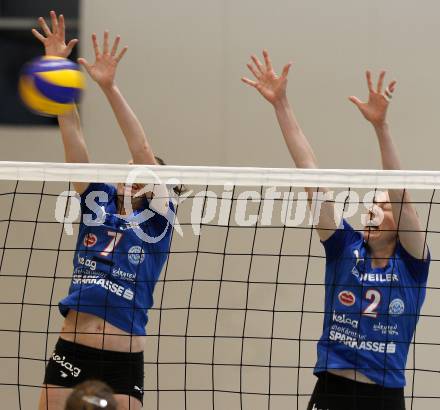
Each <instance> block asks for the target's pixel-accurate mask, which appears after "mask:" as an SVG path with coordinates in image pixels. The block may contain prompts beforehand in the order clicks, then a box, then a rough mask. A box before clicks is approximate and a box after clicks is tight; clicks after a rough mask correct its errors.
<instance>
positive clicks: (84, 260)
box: [78, 255, 96, 271]
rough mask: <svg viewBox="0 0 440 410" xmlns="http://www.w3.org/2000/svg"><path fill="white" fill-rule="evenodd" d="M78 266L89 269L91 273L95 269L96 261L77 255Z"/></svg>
mask: <svg viewBox="0 0 440 410" xmlns="http://www.w3.org/2000/svg"><path fill="white" fill-rule="evenodd" d="M78 264H79V265H82V266H85V267H86V268H89V269H90V270H91V271H94V270H95V269H96V261H94V260H92V259H88V258H84V257H83V256H79V255H78Z"/></svg>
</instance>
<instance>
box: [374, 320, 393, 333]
mask: <svg viewBox="0 0 440 410" xmlns="http://www.w3.org/2000/svg"><path fill="white" fill-rule="evenodd" d="M373 330H374V331H375V332H380V333H382V334H383V335H389V336H399V331H398V330H397V324H395V325H384V324H383V323H381V322H379V323H377V324H375V325H373Z"/></svg>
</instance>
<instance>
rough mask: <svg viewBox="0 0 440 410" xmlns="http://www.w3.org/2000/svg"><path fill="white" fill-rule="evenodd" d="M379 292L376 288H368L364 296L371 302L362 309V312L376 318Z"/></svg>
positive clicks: (379, 297)
mask: <svg viewBox="0 0 440 410" xmlns="http://www.w3.org/2000/svg"><path fill="white" fill-rule="evenodd" d="M381 297H382V296H381V294H380V292H379V291H378V290H376V289H368V290H367V292H366V293H365V298H366V299H367V300H369V301H370V302H371V303H370V304H369V305H368V306H367V307H366V308H365V309H364V311H363V312H362V314H363V315H364V316H369V317H372V318H377V307H378V306H379V303H380V299H381Z"/></svg>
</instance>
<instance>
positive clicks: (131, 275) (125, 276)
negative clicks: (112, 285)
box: [112, 268, 136, 282]
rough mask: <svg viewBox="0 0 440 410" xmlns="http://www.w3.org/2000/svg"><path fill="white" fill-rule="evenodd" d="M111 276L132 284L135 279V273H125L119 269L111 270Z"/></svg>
mask: <svg viewBox="0 0 440 410" xmlns="http://www.w3.org/2000/svg"><path fill="white" fill-rule="evenodd" d="M112 275H113V276H114V277H115V278H120V279H123V280H128V281H131V282H133V281H134V280H135V279H136V273H133V272H125V271H123V270H122V269H121V268H113V269H112Z"/></svg>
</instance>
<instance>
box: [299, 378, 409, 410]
mask: <svg viewBox="0 0 440 410" xmlns="http://www.w3.org/2000/svg"><path fill="white" fill-rule="evenodd" d="M312 409H313V410H405V397H404V393H403V388H401V389H391V388H387V387H383V386H380V385H378V384H368V383H361V382H357V381H354V380H350V379H346V378H345V377H340V376H336V375H334V374H331V373H328V372H323V373H319V374H318V381H317V383H316V386H315V389H314V391H313V394H312V397H311V398H310V403H309V406H308V407H307V410H312Z"/></svg>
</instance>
